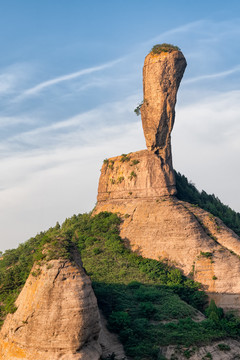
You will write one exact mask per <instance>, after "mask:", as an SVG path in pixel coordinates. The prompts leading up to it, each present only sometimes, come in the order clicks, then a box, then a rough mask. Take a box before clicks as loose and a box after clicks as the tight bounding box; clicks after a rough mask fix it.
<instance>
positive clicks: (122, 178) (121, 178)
mask: <svg viewBox="0 0 240 360" xmlns="http://www.w3.org/2000/svg"><path fill="white" fill-rule="evenodd" d="M123 180H124V176H119V178H118V184H121V183H122V182H123Z"/></svg>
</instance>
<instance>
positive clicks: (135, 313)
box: [0, 212, 240, 360]
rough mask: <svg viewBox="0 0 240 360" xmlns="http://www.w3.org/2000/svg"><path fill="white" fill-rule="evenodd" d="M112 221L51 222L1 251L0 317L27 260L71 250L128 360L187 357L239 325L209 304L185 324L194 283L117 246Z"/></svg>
mask: <svg viewBox="0 0 240 360" xmlns="http://www.w3.org/2000/svg"><path fill="white" fill-rule="evenodd" d="M120 223H121V220H120V219H119V217H118V216H117V215H116V214H111V213H107V212H103V213H100V214H98V215H96V216H94V217H91V215H90V214H82V215H81V214H80V215H77V216H76V215H74V216H73V217H72V218H70V219H66V221H65V222H64V223H63V225H62V226H61V227H60V226H59V224H57V225H56V227H54V228H51V229H49V230H48V231H47V232H45V233H41V234H40V235H37V236H36V237H35V238H32V239H30V240H29V241H28V242H26V243H25V244H21V245H20V246H19V247H18V248H17V249H16V250H9V251H7V252H5V254H4V255H3V259H2V260H1V261H0V279H1V291H0V301H1V303H3V305H2V306H1V317H2V319H3V317H4V316H5V314H6V313H7V312H10V311H14V308H13V302H12V303H11V306H12V308H9V300H8V296H10V297H12V298H14V299H15V297H16V295H17V293H18V292H19V290H20V289H21V287H22V286H23V284H24V282H25V281H26V278H27V276H28V275H29V273H30V271H31V267H32V264H33V262H34V261H38V262H39V265H40V264H41V263H42V262H43V261H48V260H49V259H53V258H58V257H63V258H70V259H71V249H72V248H76V247H77V248H78V250H79V252H80V253H81V258H82V261H83V265H84V268H85V269H86V271H87V273H88V274H89V275H90V276H91V279H92V284H93V289H94V291H95V294H96V296H97V299H98V304H99V307H100V309H101V310H102V312H103V313H104V315H105V316H106V318H107V320H108V327H109V329H110V330H111V331H114V332H116V333H117V334H118V335H119V337H120V339H121V341H122V343H123V345H124V348H125V351H126V354H127V355H128V356H129V357H131V358H132V359H133V360H150V359H151V360H159V359H163V357H162V356H161V355H160V354H159V347H160V346H165V345H169V344H176V345H179V346H183V347H186V348H187V349H185V350H184V351H186V358H187V356H189V354H190V353H191V351H192V350H191V349H189V348H190V347H191V346H193V345H194V346H198V345H201V344H204V343H209V342H211V341H212V340H217V339H223V338H224V337H235V338H237V337H239V336H240V320H239V319H237V318H235V317H234V316H233V315H231V314H227V315H225V314H224V313H223V311H222V309H219V308H217V306H216V305H215V303H214V302H211V303H210V305H209V307H208V308H207V309H206V311H205V313H206V316H207V319H206V320H204V321H202V322H195V321H193V320H192V317H194V315H195V312H196V310H195V309H198V310H200V311H203V310H204V308H205V306H206V295H205V294H204V292H203V291H201V290H200V285H199V284H198V283H195V282H194V281H192V280H191V279H187V278H186V277H185V276H183V275H182V273H181V272H180V271H179V270H178V269H175V268H173V267H170V266H169V265H168V264H167V263H165V262H163V261H157V260H151V259H145V258H142V257H141V256H138V255H137V254H135V253H132V252H131V251H130V250H128V249H127V248H125V246H124V244H123V241H122V239H121V238H120V236H119V225H120ZM43 250H44V251H43ZM36 276H38V274H36ZM194 308H195V309H194ZM109 359H114V354H112V355H110V358H109Z"/></svg>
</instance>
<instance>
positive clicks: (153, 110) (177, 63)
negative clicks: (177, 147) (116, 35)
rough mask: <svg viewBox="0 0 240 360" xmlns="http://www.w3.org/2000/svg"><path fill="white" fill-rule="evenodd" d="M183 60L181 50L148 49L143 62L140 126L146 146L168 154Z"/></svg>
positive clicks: (169, 155)
mask: <svg viewBox="0 0 240 360" xmlns="http://www.w3.org/2000/svg"><path fill="white" fill-rule="evenodd" d="M186 66H187V63H186V60H185V58H184V56H183V54H182V52H181V51H178V50H175V51H171V52H160V54H155V53H153V52H150V54H148V55H147V56H146V58H145V62H144V66H143V96H144V97H143V98H144V100H143V105H142V107H141V117H142V126H143V131H144V136H145V140H146V144H147V148H148V150H153V151H155V152H156V151H157V152H158V154H159V155H160V156H161V157H162V158H164V159H166V161H167V160H170V158H171V131H172V128H173V125H174V119H175V104H176V98H177V91H178V88H179V85H180V82H181V80H182V77H183V74H184V71H185V68H186Z"/></svg>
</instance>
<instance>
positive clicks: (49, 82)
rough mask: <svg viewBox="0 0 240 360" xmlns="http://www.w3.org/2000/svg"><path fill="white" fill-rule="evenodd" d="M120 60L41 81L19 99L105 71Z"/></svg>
mask: <svg viewBox="0 0 240 360" xmlns="http://www.w3.org/2000/svg"><path fill="white" fill-rule="evenodd" d="M122 60H123V58H120V59H117V60H114V61H110V62H108V63H106V64H102V65H99V66H93V67H90V68H86V69H83V70H80V71H76V72H73V73H70V74H66V75H62V76H58V77H56V78H54V79H51V80H47V81H43V82H41V83H40V84H38V85H36V86H34V87H32V88H30V89H27V90H25V91H24V92H23V93H22V94H21V95H20V97H19V99H22V98H25V97H27V96H32V95H36V94H38V93H39V92H40V91H42V90H43V89H46V88H48V87H50V86H53V85H56V84H59V83H61V82H64V81H69V80H73V79H76V78H79V77H80V76H83V75H88V74H92V73H94V72H96V71H101V70H104V69H107V68H109V67H112V66H114V65H115V64H117V63H119V62H120V61H122ZM19 99H18V100H19Z"/></svg>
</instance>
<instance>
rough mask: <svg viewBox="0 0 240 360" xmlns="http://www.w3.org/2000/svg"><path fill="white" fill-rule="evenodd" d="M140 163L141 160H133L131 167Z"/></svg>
mask: <svg viewBox="0 0 240 360" xmlns="http://www.w3.org/2000/svg"><path fill="white" fill-rule="evenodd" d="M139 162H140V161H139V160H136V159H134V160H132V162H131V164H130V166H134V165H137V164H139Z"/></svg>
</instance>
